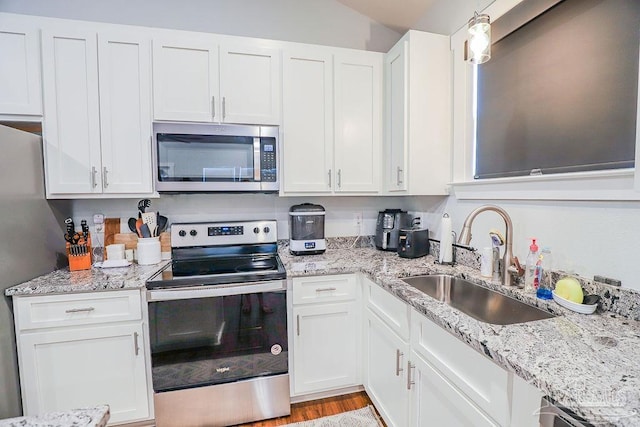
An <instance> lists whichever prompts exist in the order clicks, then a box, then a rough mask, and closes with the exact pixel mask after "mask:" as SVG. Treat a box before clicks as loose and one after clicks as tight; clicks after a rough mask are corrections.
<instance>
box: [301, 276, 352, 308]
mask: <svg viewBox="0 0 640 427" xmlns="http://www.w3.org/2000/svg"><path fill="white" fill-rule="evenodd" d="M355 298H356V275H355V274H344V275H336V276H313V277H296V278H294V279H293V303H294V304H312V303H319V302H334V301H349V300H353V299H355Z"/></svg>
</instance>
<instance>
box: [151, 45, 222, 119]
mask: <svg viewBox="0 0 640 427" xmlns="http://www.w3.org/2000/svg"><path fill="white" fill-rule="evenodd" d="M219 80H220V79H219V75H218V46H217V45H216V44H215V43H213V42H209V41H205V40H195V39H193V40H192V39H177V38H171V39H168V40H162V39H154V40H153V117H154V119H156V120H177V121H195V122H212V121H220V119H219V117H221V116H222V114H221V111H220V108H218V109H216V108H215V106H216V103H218V102H219V99H217V98H218V97H219V96H218V93H219Z"/></svg>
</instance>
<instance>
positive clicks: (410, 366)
mask: <svg viewBox="0 0 640 427" xmlns="http://www.w3.org/2000/svg"><path fill="white" fill-rule="evenodd" d="M415 367H416V365H413V364H412V363H411V361H409V362H407V390H411V386H412V385H414V384H415V383H416V382H415V381H413V380H412V379H411V370H412V369H413V368H415Z"/></svg>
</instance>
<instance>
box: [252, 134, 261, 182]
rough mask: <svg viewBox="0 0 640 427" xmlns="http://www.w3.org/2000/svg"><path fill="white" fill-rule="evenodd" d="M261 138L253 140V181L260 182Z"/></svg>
mask: <svg viewBox="0 0 640 427" xmlns="http://www.w3.org/2000/svg"><path fill="white" fill-rule="evenodd" d="M261 169H262V168H261V167H260V138H259V137H258V138H253V180H254V181H260V171H261Z"/></svg>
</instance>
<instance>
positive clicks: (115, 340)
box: [19, 324, 149, 423]
mask: <svg viewBox="0 0 640 427" xmlns="http://www.w3.org/2000/svg"><path fill="white" fill-rule="evenodd" d="M19 359H20V363H21V365H20V374H21V385H22V399H23V405H24V412H25V415H37V414H42V413H45V412H52V411H62V410H68V409H70V408H81V407H87V406H94V405H98V404H105V403H106V404H108V405H109V406H110V408H111V419H110V420H109V421H110V422H111V423H119V422H126V421H134V420H139V419H144V418H148V416H149V404H148V394H147V381H146V372H145V364H144V347H143V337H142V326H141V325H139V324H138V325H117V326H102V327H96V328H84V329H82V328H77V329H76V328H66V329H58V330H55V331H46V332H37V333H26V334H22V335H20V337H19Z"/></svg>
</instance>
